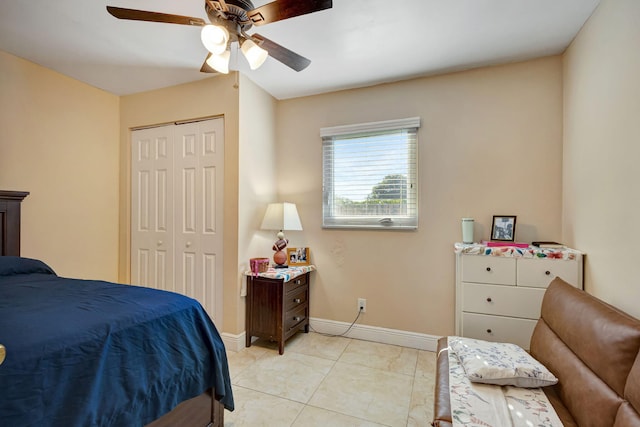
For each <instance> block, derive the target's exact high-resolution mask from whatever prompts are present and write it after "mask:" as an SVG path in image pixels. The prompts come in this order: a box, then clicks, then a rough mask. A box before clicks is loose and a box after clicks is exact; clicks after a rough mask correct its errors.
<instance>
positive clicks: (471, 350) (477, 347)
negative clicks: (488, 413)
mask: <svg viewBox="0 0 640 427" xmlns="http://www.w3.org/2000/svg"><path fill="white" fill-rule="evenodd" d="M449 347H450V348H451V351H452V352H454V353H455V354H456V356H457V357H458V360H459V361H460V364H461V365H462V366H463V368H464V371H465V374H466V376H467V378H469V380H470V381H472V382H477V383H485V384H497V385H513V386H516V387H526V388H534V387H545V386H549V385H553V384H555V383H557V382H558V379H557V378H556V377H555V376H554V375H553V374H552V373H551V372H549V370H548V369H547V368H546V367H545V366H544V365H543V364H542V363H540V362H538V361H537V360H536V359H534V358H533V357H532V356H531V355H530V354H529V353H527V352H526V351H525V350H524V349H523V348H522V347H519V346H517V345H515V344H509V343H497V342H489V341H483V340H476V339H472V338H462V337H449Z"/></svg>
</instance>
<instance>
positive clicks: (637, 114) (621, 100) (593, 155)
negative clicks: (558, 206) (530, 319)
mask: <svg viewBox="0 0 640 427" xmlns="http://www.w3.org/2000/svg"><path fill="white" fill-rule="evenodd" d="M639 159H640V2H639V1H638V0H603V1H602V3H601V4H600V6H599V7H598V9H596V12H595V13H594V14H593V16H592V17H591V18H590V19H589V20H588V21H587V23H586V24H585V26H584V27H583V29H582V30H581V31H580V33H579V34H578V36H577V38H576V39H575V40H574V42H573V43H572V45H571V46H570V48H569V49H568V51H567V52H566V54H565V58H564V165H563V177H564V189H563V209H564V213H563V235H564V237H563V238H564V240H565V241H567V242H569V243H571V244H573V245H575V246H576V247H578V248H579V249H581V250H583V251H585V252H586V253H587V257H586V264H585V287H586V290H587V291H589V292H590V293H592V294H594V295H596V296H597V297H599V298H602V299H604V300H605V301H607V302H609V303H611V304H613V305H615V306H617V307H620V308H621V309H623V310H625V311H627V312H628V313H630V314H632V315H634V316H636V317H640V305H638V301H640V286H639V285H638V283H639V277H640V264H639V263H638V262H637V260H636V254H637V242H638V241H640V228H639V227H637V225H636V223H637V222H638V219H639V217H638V211H640V178H639V177H638V170H637V169H636V168H637V167H638V161H639Z"/></svg>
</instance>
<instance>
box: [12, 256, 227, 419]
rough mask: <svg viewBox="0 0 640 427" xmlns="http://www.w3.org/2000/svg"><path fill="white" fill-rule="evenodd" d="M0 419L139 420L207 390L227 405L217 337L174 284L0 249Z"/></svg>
mask: <svg viewBox="0 0 640 427" xmlns="http://www.w3.org/2000/svg"><path fill="white" fill-rule="evenodd" d="M0 343H2V344H4V346H5V347H6V349H7V356H6V360H5V361H4V363H3V364H2V365H0V426H7V427H14V426H15V427H27V426H61V427H73V426H83V427H84V426H123V427H132V426H142V425H145V424H146V423H149V422H151V421H152V420H154V419H156V418H158V417H160V416H161V415H163V414H165V413H166V412H168V411H170V410H171V409H173V408H174V407H175V406H176V405H177V404H178V403H180V402H181V401H183V400H186V399H189V398H192V397H195V396H197V395H199V394H201V393H203V392H204V391H206V390H207V389H209V388H211V387H213V388H214V389H215V393H216V398H217V399H219V400H220V401H221V402H222V403H223V404H224V406H225V407H226V408H227V409H229V410H233V396H232V392H231V382H230V378H229V371H228V365H227V358H226V354H225V349H224V345H223V343H222V340H221V338H220V335H219V334H218V331H217V330H216V328H215V326H214V325H213V323H212V322H211V320H210V318H209V316H208V315H207V313H206V312H205V311H204V309H203V308H202V306H201V305H200V304H199V303H198V302H197V301H195V300H193V299H191V298H188V297H185V296H182V295H178V294H175V293H172V292H165V291H159V290H155V289H148V288H142V287H136V286H128V285H119V284H114V283H108V282H101V281H87V280H76V279H67V278H61V277H58V276H57V275H56V274H55V273H54V272H53V271H52V270H51V269H50V268H49V267H48V266H46V265H45V264H44V263H42V262H40V261H37V260H31V259H26V258H16V257H0Z"/></svg>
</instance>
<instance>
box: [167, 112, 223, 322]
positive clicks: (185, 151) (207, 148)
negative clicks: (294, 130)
mask: <svg viewBox="0 0 640 427" xmlns="http://www.w3.org/2000/svg"><path fill="white" fill-rule="evenodd" d="M175 130H176V134H175V145H174V168H175V171H174V177H175V181H174V182H175V193H174V197H175V219H176V222H175V224H176V227H175V254H176V256H175V260H176V264H175V283H176V290H177V291H178V292H180V293H184V294H185V295H189V296H191V297H192V298H195V299H197V300H198V301H200V303H201V304H202V305H203V306H204V308H205V309H206V310H207V312H208V313H209V316H211V318H212V319H213V320H214V321H215V322H218V324H221V322H222V288H223V283H222V220H223V212H222V200H223V165H224V151H223V150H224V122H223V120H222V119H214V120H208V121H203V122H195V123H187V124H183V125H179V126H176V128H175Z"/></svg>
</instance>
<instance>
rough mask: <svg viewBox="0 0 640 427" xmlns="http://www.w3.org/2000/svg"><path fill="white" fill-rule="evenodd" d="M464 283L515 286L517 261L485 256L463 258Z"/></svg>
mask: <svg viewBox="0 0 640 427" xmlns="http://www.w3.org/2000/svg"><path fill="white" fill-rule="evenodd" d="M462 281H463V282H474V283H492V284H496V285H512V286H515V284H516V260H515V258H498V257H493V256H483V255H468V256H463V257H462Z"/></svg>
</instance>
